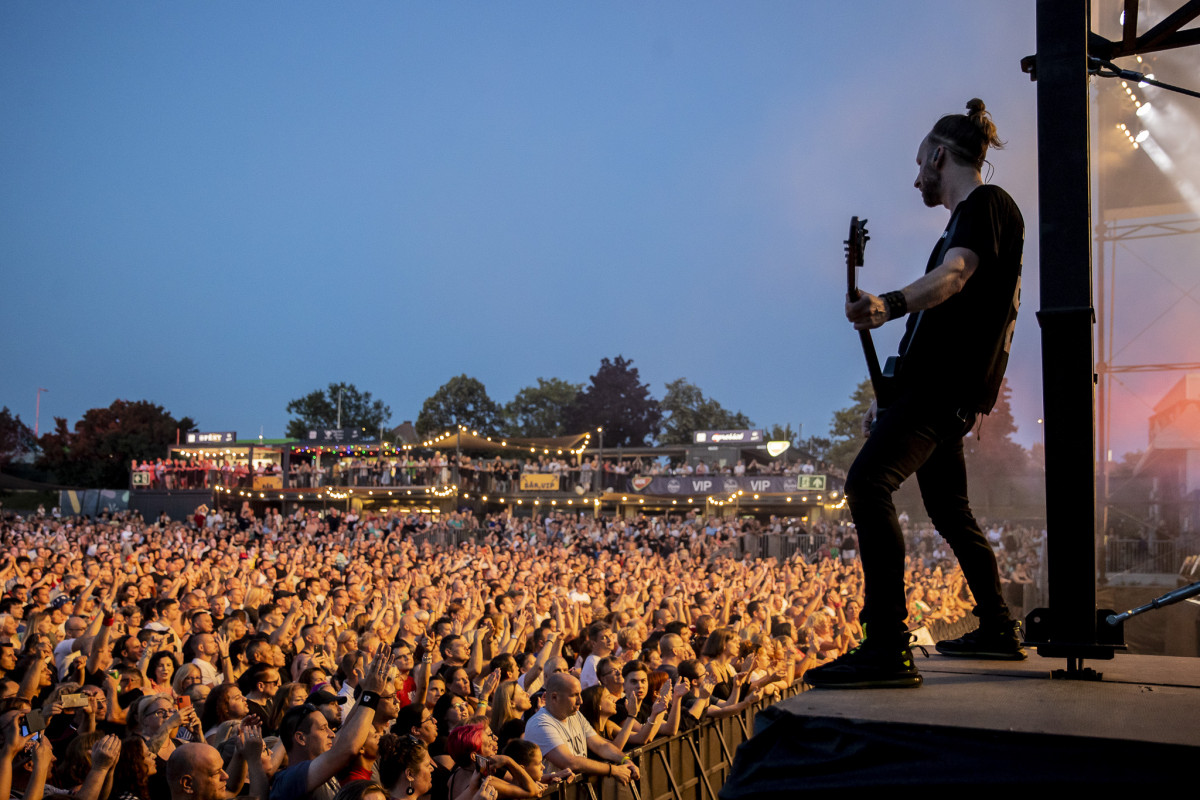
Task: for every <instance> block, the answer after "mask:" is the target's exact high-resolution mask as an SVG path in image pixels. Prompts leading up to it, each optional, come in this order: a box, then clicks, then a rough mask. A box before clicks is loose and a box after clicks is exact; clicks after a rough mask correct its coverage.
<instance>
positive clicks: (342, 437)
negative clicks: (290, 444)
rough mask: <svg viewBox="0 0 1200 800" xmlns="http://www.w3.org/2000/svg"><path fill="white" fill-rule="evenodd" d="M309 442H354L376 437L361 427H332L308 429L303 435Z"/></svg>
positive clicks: (371, 439) (366, 440)
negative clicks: (316, 429) (306, 434)
mask: <svg viewBox="0 0 1200 800" xmlns="http://www.w3.org/2000/svg"><path fill="white" fill-rule="evenodd" d="M305 438H306V439H307V440H308V441H309V442H310V443H311V444H356V443H358V442H374V441H376V437H375V436H373V435H371V434H369V433H367V432H366V431H364V430H363V429H362V428H333V429H322V430H319V431H309V432H308V436H307V437H305Z"/></svg>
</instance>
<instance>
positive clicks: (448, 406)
mask: <svg viewBox="0 0 1200 800" xmlns="http://www.w3.org/2000/svg"><path fill="white" fill-rule="evenodd" d="M499 422H500V408H499V406H497V405H496V404H495V403H494V402H492V398H490V397H488V393H487V389H486V388H484V385H483V384H482V383H480V382H479V381H478V380H476V379H475V378H470V377H467V376H466V375H465V374H464V375H459V376H457V377H454V378H451V379H450V380H448V381H446V382H445V383H444V384H442V386H441V387H439V388H438V390H437V391H436V392H434V393H433V395H432V396H431V397H428V398H426V400H425V403H424V404H423V405H422V406H421V413H420V414H419V415H418V416H417V432H418V433H420V434H421V435H422V436H437V435H439V434H441V433H444V432H446V431H449V430H453V429H454V428H455V426H457V425H466V426H467V427H468V428H470V429H471V430H473V431H478V432H479V435H480V436H493V435H496V434H498V433H499V427H500V426H499Z"/></svg>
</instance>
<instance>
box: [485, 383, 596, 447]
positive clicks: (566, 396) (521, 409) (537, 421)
mask: <svg viewBox="0 0 1200 800" xmlns="http://www.w3.org/2000/svg"><path fill="white" fill-rule="evenodd" d="M582 388H583V384H582V383H569V382H567V381H564V380H560V379H558V378H551V379H549V380H546V379H544V378H538V379H537V386H526V387H525V388H524V389H522V390H521V391H519V392H517V395H516V397H514V398H513V399H512V400H511V401H509V402H508V403H507V404H506V405H505V406H504V410H503V412H502V415H503V417H504V432H505V433H506V434H507V435H509V436H525V437H540V436H563V435H564V434H567V433H570V431H568V430H567V426H566V411H567V408H568V407H569V406H570V405H571V403H573V402H574V401H575V396H576V395H577V394H579V390H580V389H582Z"/></svg>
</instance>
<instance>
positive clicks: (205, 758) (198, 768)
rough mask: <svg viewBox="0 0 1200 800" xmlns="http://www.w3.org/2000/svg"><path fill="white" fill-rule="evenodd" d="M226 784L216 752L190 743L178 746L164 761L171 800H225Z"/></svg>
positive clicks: (213, 748) (227, 777)
mask: <svg viewBox="0 0 1200 800" xmlns="http://www.w3.org/2000/svg"><path fill="white" fill-rule="evenodd" d="M228 780H229V775H228V774H226V772H225V768H224V765H223V762H222V761H221V754H220V753H218V752H217V748H215V747H213V746H211V745H207V744H201V743H199V742H193V743H189V744H184V745H180V746H179V747H176V748H175V752H174V753H171V757H170V758H169V759H168V760H167V786H168V788H170V790H171V800H226V798H228V797H230V794H229V792H228V791H227V790H226V789H225V783H226V781H228Z"/></svg>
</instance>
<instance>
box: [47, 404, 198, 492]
mask: <svg viewBox="0 0 1200 800" xmlns="http://www.w3.org/2000/svg"><path fill="white" fill-rule="evenodd" d="M195 429H196V423H194V422H193V421H192V420H191V419H189V418H188V417H183V418H182V419H179V420H176V419H175V418H174V417H172V416H171V415H170V414H169V413H168V412H167V411H166V410H165V409H163V407H162V406H157V405H155V404H153V403H151V402H149V401H147V400H137V401H134V402H129V401H127V400H115V401H113V404H112V405H111V406H109V407H108V408H93V409H91V410H89V411H88V412H87V413H85V414H84V415H83V419H81V420H79V422H76V423H75V429H74V430H73V431H72V430H70V429H68V428H67V421H66V420H65V419H63V418H62V417H55V418H54V430H53V431H50V432H47V433H45V434H43V435H42V437H41V440H40V442H39V444H40V445H41V448H42V455H41V458H39V459H38V462H37V466H38V467H39V468H41V469H48V470H50V471H51V472H53V473H54V476H55V478H56V479H57V481H58V482H59V483H63V484H67V485H70V486H80V487H86V488H96V489H123V488H125V487H127V486H128V485H129V462H130V461H131V460H135V459H136V460H138V461H143V460H146V459H157V458H164V457H165V456H166V455H167V447H168V446H169V445H172V444H174V443H175V439H176V431H178V432H179V433H181V434H182V433H186V432H187V431H191V430H195Z"/></svg>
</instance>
